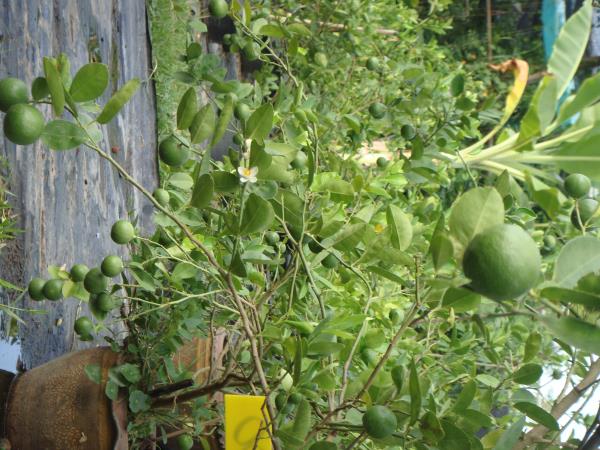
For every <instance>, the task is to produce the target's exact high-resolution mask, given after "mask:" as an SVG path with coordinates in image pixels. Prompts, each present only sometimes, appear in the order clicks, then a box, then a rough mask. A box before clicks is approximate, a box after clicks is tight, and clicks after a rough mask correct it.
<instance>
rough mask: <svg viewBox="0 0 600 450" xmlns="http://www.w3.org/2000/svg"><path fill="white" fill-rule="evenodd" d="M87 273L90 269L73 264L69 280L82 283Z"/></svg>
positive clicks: (82, 265)
mask: <svg viewBox="0 0 600 450" xmlns="http://www.w3.org/2000/svg"><path fill="white" fill-rule="evenodd" d="M89 271H90V269H88V266H86V265H85V264H75V265H74V266H73V267H71V272H70V274H71V280H73V281H75V282H80V281H83V280H84V279H85V276H86V275H87V273H88V272H89Z"/></svg>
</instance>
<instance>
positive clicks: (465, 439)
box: [438, 420, 471, 450]
mask: <svg viewBox="0 0 600 450" xmlns="http://www.w3.org/2000/svg"><path fill="white" fill-rule="evenodd" d="M442 428H443V429H444V437H443V439H442V440H441V441H440V442H439V444H438V446H439V448H440V450H458V449H461V450H470V448H471V444H470V441H469V436H467V434H466V433H465V432H464V431H463V430H461V429H460V428H458V427H457V426H455V425H454V424H453V423H451V422H450V421H448V420H442Z"/></svg>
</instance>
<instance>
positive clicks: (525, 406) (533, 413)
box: [514, 402, 559, 431]
mask: <svg viewBox="0 0 600 450" xmlns="http://www.w3.org/2000/svg"><path fill="white" fill-rule="evenodd" d="M514 407H515V408H517V409H518V410H519V411H521V412H522V413H523V414H525V415H526V416H527V417H529V418H530V419H532V420H535V421H536V422H537V423H539V424H540V425H543V426H545V427H546V428H548V429H549V430H553V431H558V430H559V426H558V423H557V422H556V419H555V418H554V417H552V415H551V414H550V413H548V412H546V411H545V410H544V409H542V408H540V407H539V406H537V405H536V404H534V403H530V402H518V403H515V404H514Z"/></svg>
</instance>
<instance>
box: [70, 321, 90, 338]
mask: <svg viewBox="0 0 600 450" xmlns="http://www.w3.org/2000/svg"><path fill="white" fill-rule="evenodd" d="M73 328H74V329H75V333H77V334H78V335H79V336H83V337H88V336H90V335H91V334H92V331H94V324H93V323H92V321H91V319H90V318H89V317H85V316H83V317H80V318H79V319H77V320H76V321H75V325H74V326H73Z"/></svg>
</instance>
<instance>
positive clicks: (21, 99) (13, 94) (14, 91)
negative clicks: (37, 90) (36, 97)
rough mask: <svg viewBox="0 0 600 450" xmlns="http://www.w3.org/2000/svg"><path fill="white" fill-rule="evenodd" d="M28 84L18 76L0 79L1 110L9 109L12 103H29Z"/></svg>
mask: <svg viewBox="0 0 600 450" xmlns="http://www.w3.org/2000/svg"><path fill="white" fill-rule="evenodd" d="M28 98H29V93H28V92H27V85H26V84H25V83H23V82H22V81H21V80H19V79H18V78H10V77H9V78H4V79H3V80H0V111H4V112H6V111H8V109H9V108H10V107H11V106H12V105H17V104H19V103H27V100H28Z"/></svg>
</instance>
